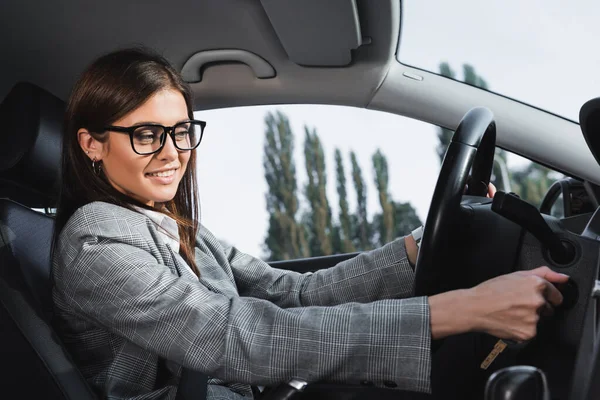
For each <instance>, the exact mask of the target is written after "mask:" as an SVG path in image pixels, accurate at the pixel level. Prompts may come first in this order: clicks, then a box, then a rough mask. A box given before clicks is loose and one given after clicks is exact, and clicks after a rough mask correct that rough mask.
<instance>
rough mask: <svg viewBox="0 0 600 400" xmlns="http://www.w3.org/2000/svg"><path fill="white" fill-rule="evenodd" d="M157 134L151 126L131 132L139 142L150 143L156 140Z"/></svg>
mask: <svg viewBox="0 0 600 400" xmlns="http://www.w3.org/2000/svg"><path fill="white" fill-rule="evenodd" d="M158 138H159V134H158V132H156V129H155V128H153V127H143V128H139V129H137V130H136V131H135V132H134V133H133V139H134V140H135V141H136V143H139V144H152V143H154V142H155V141H156V140H158Z"/></svg>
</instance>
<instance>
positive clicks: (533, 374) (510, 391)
mask: <svg viewBox="0 0 600 400" xmlns="http://www.w3.org/2000/svg"><path fill="white" fill-rule="evenodd" d="M484 398H485V400H550V392H549V390H548V383H547V382H546V375H544V373H543V372H542V370H540V369H537V368H535V367H530V366H525V365H518V366H514V367H508V368H504V369H501V370H499V371H497V372H495V373H494V374H493V375H492V376H490V379H488V381H487V384H486V386H485V397H484Z"/></svg>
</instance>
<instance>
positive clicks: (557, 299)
mask: <svg viewBox="0 0 600 400" xmlns="http://www.w3.org/2000/svg"><path fill="white" fill-rule="evenodd" d="M545 282H546V288H545V289H544V297H545V298H546V300H548V302H550V304H552V305H554V306H559V305H561V304H562V302H563V295H562V293H561V292H560V291H559V290H558V289H557V288H556V286H554V285H553V284H551V283H550V282H548V281H545Z"/></svg>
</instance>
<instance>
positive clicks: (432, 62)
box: [196, 0, 600, 257]
mask: <svg viewBox="0 0 600 400" xmlns="http://www.w3.org/2000/svg"><path fill="white" fill-rule="evenodd" d="M403 3H404V15H403V17H402V21H403V24H404V25H403V28H402V41H401V49H400V54H399V58H400V60H401V61H402V62H404V63H406V64H409V65H413V66H416V67H419V68H423V69H427V70H431V71H437V67H438V65H439V63H440V62H442V61H447V62H449V63H450V65H451V66H452V67H453V69H455V70H456V71H457V72H458V75H459V76H458V77H459V78H462V68H461V65H462V64H463V63H470V64H472V65H473V66H474V67H475V68H476V70H477V72H478V73H479V74H481V75H482V76H483V77H484V78H485V79H486V81H487V82H488V84H489V87H490V89H491V90H492V91H496V92H498V93H501V94H503V95H506V96H509V97H513V98H516V99H518V100H521V101H524V102H526V103H529V104H532V105H534V106H537V107H540V108H542V109H546V110H549V111H551V112H554V113H557V114H559V115H561V116H564V117H567V118H569V119H572V120H575V121H577V118H578V117H577V116H578V112H579V108H580V107H581V105H582V104H583V103H584V102H585V101H587V100H588V99H590V98H592V97H597V96H600V85H599V84H598V79H597V78H596V75H597V72H596V68H597V67H598V66H600V51H599V50H598V47H597V46H596V44H595V42H594V40H593V39H594V38H599V37H600V24H598V21H597V19H598V17H600V2H594V1H573V2H568V3H567V2H565V1H558V0H545V1H540V0H535V1H525V2H524V1H516V0H503V1H484V2H480V1H467V0H462V1H457V0H455V1H452V2H449V1H444V0H407V1H404V2H403ZM274 110H280V111H282V112H284V113H285V114H286V115H287V116H288V117H289V119H290V122H291V125H292V129H293V131H294V134H295V137H296V142H295V149H296V159H295V161H296V169H297V178H298V183H299V192H298V195H299V197H300V199H303V198H304V196H303V194H302V188H303V187H304V184H305V182H306V172H305V170H304V168H305V167H304V164H303V158H304V157H303V153H302V152H303V141H304V126H305V125H308V126H310V127H315V128H316V129H317V132H318V134H319V136H320V138H321V141H322V143H323V147H324V149H325V152H326V157H327V158H326V165H327V170H328V174H327V176H328V178H329V181H328V197H329V202H330V204H331V207H332V211H333V214H334V216H337V212H338V207H337V202H338V196H337V193H336V189H335V169H334V168H335V163H334V157H333V152H334V150H335V148H336V147H339V148H340V149H341V150H342V153H343V155H344V162H345V167H346V175H347V179H348V188H347V189H348V197H349V198H348V200H349V202H350V208H351V210H354V209H355V206H356V201H355V199H356V195H355V192H354V191H353V187H352V185H351V177H350V162H349V157H348V154H349V151H350V150H354V151H355V152H356V153H357V157H358V159H359V163H360V165H361V167H362V169H363V176H364V179H365V181H366V182H367V187H368V199H367V204H368V210H369V213H370V214H371V215H372V214H373V213H375V212H379V209H380V206H379V203H378V198H377V193H376V190H375V186H374V183H373V173H372V172H373V171H372V170H373V167H372V162H371V156H372V154H373V153H374V152H375V150H376V149H377V148H381V149H382V150H383V152H384V154H385V155H386V156H387V158H388V162H389V170H390V192H391V194H392V198H393V199H394V200H396V201H410V202H411V203H412V204H413V206H414V207H415V208H416V209H417V212H418V214H419V216H420V217H421V219H422V220H423V221H424V219H425V217H426V215H427V210H428V208H429V202H430V200H431V195H432V192H433V187H434V185H435V183H436V180H437V174H438V172H439V159H438V157H437V154H436V152H435V146H436V145H437V143H438V142H437V137H436V132H437V128H436V127H433V126H431V125H428V124H426V123H423V122H420V121H415V120H411V119H408V118H404V117H400V116H395V115H392V114H387V113H382V112H378V111H369V110H362V109H355V108H348V107H334V106H321V105H319V106H312V105H293V106H292V105H290V106H277V107H274V106H261V107H244V108H233V109H223V110H214V111H203V112H198V113H196V117H197V118H200V119H204V120H206V121H207V122H208V125H207V130H206V134H205V137H204V139H203V142H202V144H201V146H200V149H199V151H198V158H199V160H198V161H199V162H198V170H199V174H198V179H199V185H200V197H201V203H202V223H203V224H205V225H206V226H207V227H208V229H210V230H211V231H212V232H213V233H214V234H216V235H217V236H218V237H219V238H221V239H223V240H225V241H227V242H228V243H231V244H233V245H235V246H236V247H238V248H239V249H240V250H242V251H244V252H247V253H249V254H252V255H254V256H259V257H260V256H263V255H264V254H265V252H264V249H263V242H264V238H265V234H266V231H267V221H268V214H267V212H266V204H265V193H266V190H267V186H266V182H265V179H264V170H263V166H262V157H263V141H264V130H265V123H264V117H265V115H266V113H267V112H269V111H274ZM510 162H511V164H513V165H516V166H518V165H519V164H522V161H521V160H518V159H517V158H516V157H515V158H512V159H511V160H510Z"/></svg>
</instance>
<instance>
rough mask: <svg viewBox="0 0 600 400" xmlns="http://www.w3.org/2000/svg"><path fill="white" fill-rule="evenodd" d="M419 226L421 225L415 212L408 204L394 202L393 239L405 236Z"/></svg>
mask: <svg viewBox="0 0 600 400" xmlns="http://www.w3.org/2000/svg"><path fill="white" fill-rule="evenodd" d="M421 225H423V223H422V222H421V219H420V218H419V216H418V215H417V210H415V209H414V207H413V206H412V205H411V204H410V203H409V202H406V203H397V202H394V237H399V236H403V235H407V234H408V233H409V232H411V231H412V230H413V229H415V228H417V227H419V226H421Z"/></svg>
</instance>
